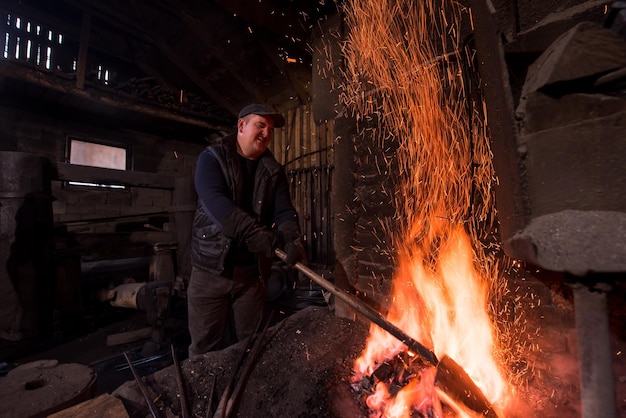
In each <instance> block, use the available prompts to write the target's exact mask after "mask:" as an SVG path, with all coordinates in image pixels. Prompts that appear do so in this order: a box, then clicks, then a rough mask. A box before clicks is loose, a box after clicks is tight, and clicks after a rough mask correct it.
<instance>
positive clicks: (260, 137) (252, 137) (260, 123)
mask: <svg viewBox="0 0 626 418" xmlns="http://www.w3.org/2000/svg"><path fill="white" fill-rule="evenodd" d="M273 133H274V120H273V119H272V118H270V117H266V116H260V115H249V116H246V117H244V118H241V119H239V121H238V122H237V143H238V144H239V147H238V149H237V151H238V152H239V154H241V155H242V156H243V157H244V158H248V159H250V160H256V159H257V158H259V157H260V156H261V154H263V153H264V152H265V150H266V149H267V147H268V146H269V144H270V140H271V139H272V135H273Z"/></svg>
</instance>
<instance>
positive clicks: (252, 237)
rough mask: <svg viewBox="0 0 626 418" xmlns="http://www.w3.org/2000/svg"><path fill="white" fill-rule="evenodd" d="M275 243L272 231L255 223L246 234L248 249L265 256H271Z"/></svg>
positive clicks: (274, 235)
mask: <svg viewBox="0 0 626 418" xmlns="http://www.w3.org/2000/svg"><path fill="white" fill-rule="evenodd" d="M277 243H278V241H277V239H276V234H275V233H274V231H272V230H271V229H269V228H268V227H266V226H262V225H260V224H255V225H254V226H253V227H252V228H250V230H249V231H248V233H247V234H246V245H247V246H248V250H250V252H253V253H255V254H260V255H264V256H265V257H272V255H273V254H274V248H276V245H277Z"/></svg>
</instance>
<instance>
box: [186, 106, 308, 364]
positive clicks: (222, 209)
mask: <svg viewBox="0 0 626 418" xmlns="http://www.w3.org/2000/svg"><path fill="white" fill-rule="evenodd" d="M284 125H285V119H284V118H283V116H282V115H280V114H278V113H275V112H273V111H272V110H271V109H269V108H268V107H266V106H264V105H261V104H250V105H248V106H245V107H244V108H243V109H241V111H240V112H239V117H238V121H237V132H236V133H235V134H232V135H228V136H226V137H224V138H222V139H221V140H219V141H218V143H216V144H214V145H210V146H208V147H207V148H206V149H204V150H203V151H202V153H200V155H199V156H198V161H197V165H196V172H195V187H196V191H197V194H198V206H197V209H196V214H195V217H194V221H193V231H192V243H191V265H192V270H191V278H190V283H189V288H188V290H187V303H188V321H189V333H190V334H191V344H190V346H189V356H190V357H191V356H194V355H198V354H202V353H205V352H207V351H211V350H216V349H220V348H224V347H225V346H226V345H229V344H231V343H234V342H236V341H241V340H243V339H245V338H247V337H248V336H250V335H251V334H252V333H254V331H255V328H256V324H257V323H258V322H259V320H260V318H261V316H262V315H263V310H264V307H265V300H266V283H267V279H268V278H269V274H270V269H271V265H272V256H273V251H274V249H275V248H276V247H277V246H280V247H283V248H284V249H285V252H286V253H287V254H288V260H287V262H289V263H295V262H297V261H304V259H305V257H306V251H305V248H304V245H303V242H302V239H301V238H302V237H301V232H300V226H299V220H298V214H297V212H296V210H295V208H294V206H293V204H292V202H291V198H290V195H289V185H288V182H287V176H286V174H285V171H284V169H283V167H282V166H281V165H280V164H279V163H278V162H277V161H276V159H275V158H274V156H273V154H272V152H271V151H270V150H269V149H268V146H269V144H270V141H271V139H272V135H273V132H274V128H280V127H283V126H284ZM229 321H230V322H229ZM233 328H234V337H235V339H233V338H227V337H228V335H229V334H228V331H229V330H231V329H233Z"/></svg>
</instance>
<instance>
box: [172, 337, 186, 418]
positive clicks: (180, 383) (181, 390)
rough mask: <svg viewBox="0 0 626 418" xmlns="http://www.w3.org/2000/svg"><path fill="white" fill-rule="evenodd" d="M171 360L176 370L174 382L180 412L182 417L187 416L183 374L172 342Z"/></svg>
mask: <svg viewBox="0 0 626 418" xmlns="http://www.w3.org/2000/svg"><path fill="white" fill-rule="evenodd" d="M170 348H171V350H172V360H173V361H174V370H175V372H176V384H177V385H178V396H180V412H181V415H182V418H189V409H188V407H187V397H186V396H185V386H184V385H183V375H182V373H181V371H180V365H179V364H178V357H176V351H175V350H174V344H172V345H171V347H170Z"/></svg>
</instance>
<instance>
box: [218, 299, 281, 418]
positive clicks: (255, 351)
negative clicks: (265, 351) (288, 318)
mask: <svg viewBox="0 0 626 418" xmlns="http://www.w3.org/2000/svg"><path fill="white" fill-rule="evenodd" d="M273 316H274V312H273V311H272V312H271V313H270V315H269V317H268V318H267V322H266V323H265V327H264V328H263V331H262V332H261V335H259V337H258V338H257V339H256V341H255V342H254V346H253V347H252V349H251V350H250V354H249V355H248V358H247V360H246V364H245V365H244V368H243V370H242V371H241V376H239V381H238V382H237V386H235V389H234V390H233V395H232V396H231V397H230V399H229V400H228V402H227V403H226V413H225V415H224V418H229V417H230V415H231V414H232V412H233V408H234V407H235V404H236V403H237V400H238V399H239V395H241V392H242V390H243V388H244V387H245V385H246V382H247V380H248V377H249V376H250V372H252V367H254V362H255V361H256V358H257V356H258V355H259V351H260V349H261V343H262V341H263V338H264V337H265V334H266V333H267V329H268V328H269V325H270V323H271V322H272V317H273Z"/></svg>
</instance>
